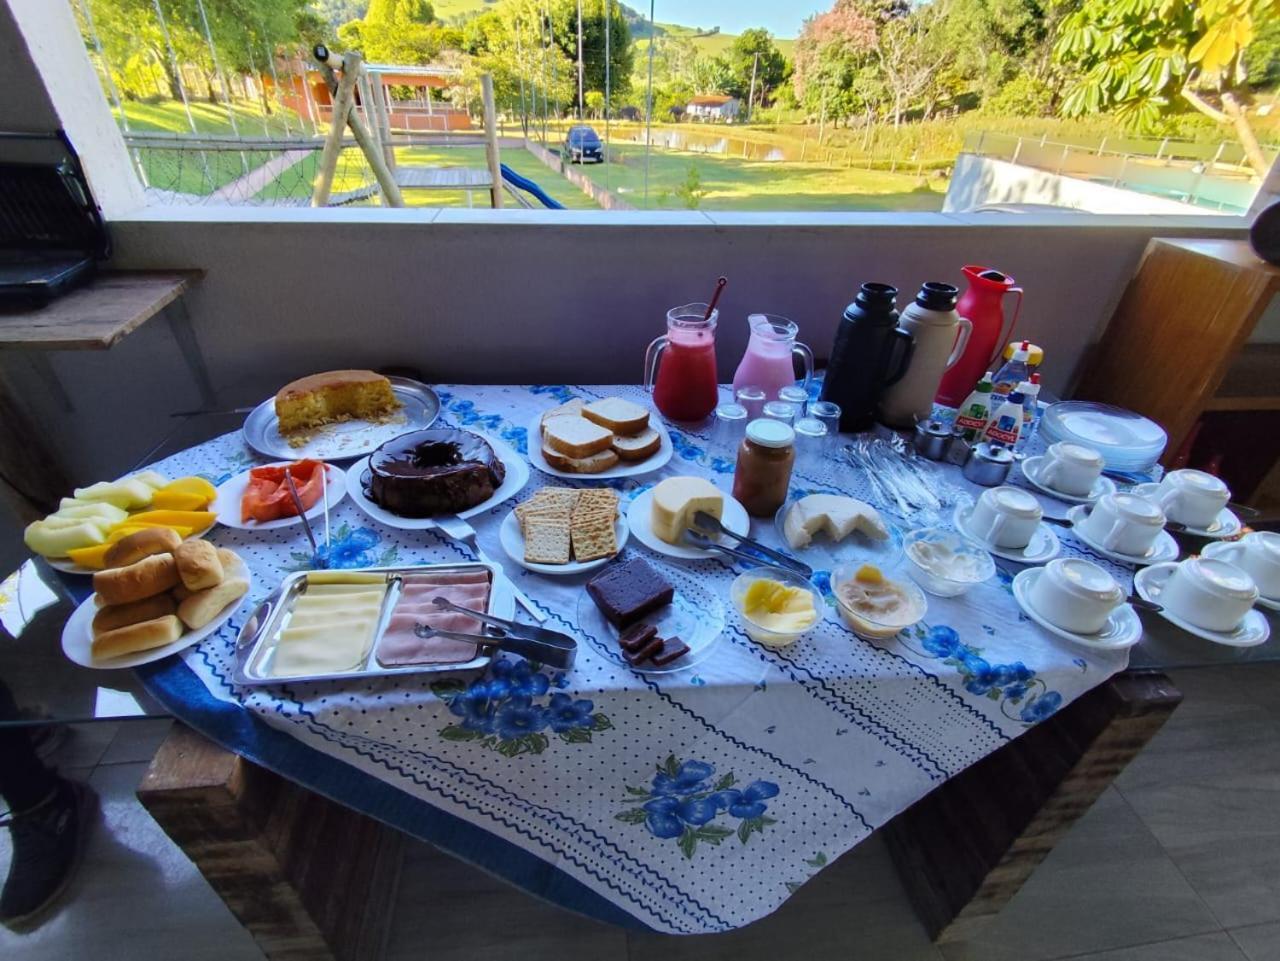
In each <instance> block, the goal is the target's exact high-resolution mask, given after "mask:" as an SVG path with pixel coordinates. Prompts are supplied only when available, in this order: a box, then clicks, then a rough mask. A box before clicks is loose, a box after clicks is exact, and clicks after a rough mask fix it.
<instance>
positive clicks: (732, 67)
mask: <svg viewBox="0 0 1280 961" xmlns="http://www.w3.org/2000/svg"><path fill="white" fill-rule="evenodd" d="M725 59H726V60H727V61H728V63H729V71H730V73H732V74H733V87H732V89H731V90H730V91H729V92H730V93H732V94H733V95H734V96H735V97H742V98H743V99H744V100H749V101H750V98H752V97H754V98H755V100H754V101H751V102H759V103H763V102H764V101H765V100H767V99H769V96H770V93H771V92H772V91H774V90H776V89H777V88H778V87H780V86H781V85H782V83H783V82H784V81H785V80H786V79H787V61H786V58H785V57H783V56H782V51H781V50H779V49H778V47H777V45H776V44H775V43H774V42H773V37H772V36H771V35H770V33H769V31H768V30H765V29H764V28H763V27H752V28H750V29H748V30H744V31H742V33H740V34H738V36H737V37H736V38H735V39H734V41H733V44H732V45H731V46H730V47H729V52H728V54H727V56H726V58H725ZM752 80H754V81H755V90H752V88H751V83H752ZM748 106H750V102H749V103H748Z"/></svg>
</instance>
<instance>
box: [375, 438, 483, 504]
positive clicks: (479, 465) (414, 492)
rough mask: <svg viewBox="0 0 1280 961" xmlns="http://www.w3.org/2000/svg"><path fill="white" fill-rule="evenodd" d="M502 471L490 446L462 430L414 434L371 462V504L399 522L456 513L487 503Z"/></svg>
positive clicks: (389, 443) (398, 440)
mask: <svg viewBox="0 0 1280 961" xmlns="http://www.w3.org/2000/svg"><path fill="white" fill-rule="evenodd" d="M505 476H506V468H505V467H504V466H503V464H502V461H501V460H500V459H499V458H498V456H497V455H496V454H495V453H494V452H493V448H492V447H490V446H489V444H488V442H486V441H485V439H484V438H483V437H481V436H479V435H478V434H473V433H471V432H470V431H465V430H449V429H435V430H415V431H411V432H410V433H408V434H401V435H400V436H399V437H394V438H392V439H391V440H389V441H387V442H386V443H385V444H383V445H382V446H381V447H379V448H378V449H377V450H375V451H374V452H373V453H372V454H371V455H370V457H369V473H368V474H366V475H365V477H364V478H362V481H363V483H364V484H365V489H366V493H367V494H368V496H369V499H370V500H372V501H373V502H374V503H375V504H377V505H378V506H379V507H385V508H386V509H387V510H389V511H391V512H392V513H393V514H399V515H400V516H401V517H434V516H435V515H437V514H456V513H458V511H464V510H466V509H467V508H468V507H475V506H476V505H477V504H479V503H481V502H483V501H486V500H488V499H489V498H490V497H492V496H493V492H494V491H495V490H497V489H498V488H499V487H500V486H501V485H502V480H503V478H504V477H505Z"/></svg>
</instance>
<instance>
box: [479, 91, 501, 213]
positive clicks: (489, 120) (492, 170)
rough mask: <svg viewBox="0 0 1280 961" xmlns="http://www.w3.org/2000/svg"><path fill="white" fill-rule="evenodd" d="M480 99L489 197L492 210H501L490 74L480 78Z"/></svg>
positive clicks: (499, 174) (496, 138) (494, 112)
mask: <svg viewBox="0 0 1280 961" xmlns="http://www.w3.org/2000/svg"><path fill="white" fill-rule="evenodd" d="M480 99H481V100H483V101H484V156H485V159H486V160H488V161H489V176H491V177H492V178H493V186H492V187H491V188H490V189H489V196H490V200H491V202H492V204H493V208H494V209H495V210H501V209H502V162H501V161H500V160H499V158H498V134H497V130H496V128H495V126H494V118H495V115H496V114H497V109H496V108H495V107H494V103H493V77H492V76H491V75H490V74H487V73H486V74H484V75H483V76H481V77H480Z"/></svg>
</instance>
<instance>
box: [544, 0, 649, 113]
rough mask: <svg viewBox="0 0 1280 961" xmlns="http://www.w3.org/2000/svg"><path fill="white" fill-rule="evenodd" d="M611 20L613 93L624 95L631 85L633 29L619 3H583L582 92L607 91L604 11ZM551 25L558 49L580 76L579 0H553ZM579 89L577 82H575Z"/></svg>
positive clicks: (594, 0)
mask: <svg viewBox="0 0 1280 961" xmlns="http://www.w3.org/2000/svg"><path fill="white" fill-rule="evenodd" d="M606 3H607V4H608V17H609V86H610V89H611V90H612V91H613V93H615V94H618V95H622V94H625V93H626V91H627V90H628V89H630V86H631V70H632V67H633V66H634V64H635V49H634V46H633V44H632V42H631V30H630V28H629V27H628V26H627V18H626V16H625V15H624V14H623V6H622V4H621V3H620V2H619V0H582V61H583V77H582V87H583V90H599V91H600V92H601V93H603V92H604V86H605V56H604V47H605V43H604V39H605V38H604V24H605V8H606ZM551 26H552V29H553V31H554V34H555V42H556V46H557V47H559V48H560V50H561V51H562V52H563V53H564V55H565V57H566V58H568V60H569V62H570V63H571V64H573V70H574V77H575V78H576V77H577V69H578V67H577V64H578V0H552V4H551ZM575 86H576V79H575Z"/></svg>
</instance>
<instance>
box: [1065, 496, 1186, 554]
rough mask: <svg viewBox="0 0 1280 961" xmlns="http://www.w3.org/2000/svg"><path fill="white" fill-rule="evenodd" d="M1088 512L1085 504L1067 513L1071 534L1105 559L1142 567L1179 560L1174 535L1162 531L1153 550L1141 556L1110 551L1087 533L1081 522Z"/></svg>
mask: <svg viewBox="0 0 1280 961" xmlns="http://www.w3.org/2000/svg"><path fill="white" fill-rule="evenodd" d="M1088 513H1089V512H1088V510H1087V509H1086V508H1085V506H1084V505H1083V504H1081V505H1078V506H1076V507H1073V508H1071V510H1069V511H1067V520H1069V521H1071V533H1073V534H1075V535H1076V537H1078V538H1080V540H1082V541H1084V542H1085V543H1086V544H1088V545H1089V549H1090V550H1093V551H1096V552H1097V553H1099V554H1101V555H1102V556H1103V557H1107V558H1110V559H1111V560H1113V561H1119V562H1120V563H1122V564H1133V565H1135V566H1137V567H1142V566H1144V565H1147V564H1163V563H1164V562H1165V561H1176V560H1177V559H1178V552H1179V548H1178V542H1177V541H1175V540H1174V539H1173V535H1172V534H1170V533H1169V532H1168V531H1161V532H1160V533H1159V534H1157V535H1156V539H1155V543H1153V544H1152V545H1151V549H1150V550H1149V551H1147V552H1146V553H1145V554H1143V555H1141V556H1139V555H1137V554H1121V553H1120V552H1119V551H1109V550H1107V549H1106V548H1105V547H1103V546H1102V545H1101V544H1099V543H1098V542H1097V541H1095V540H1094V539H1093V537H1092V536H1091V535H1089V534H1087V533H1085V530H1084V525H1083V524H1081V523H1080V522H1081V521H1083V520H1084V519H1085V517H1087V516H1088Z"/></svg>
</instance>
